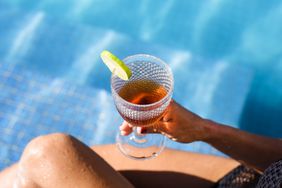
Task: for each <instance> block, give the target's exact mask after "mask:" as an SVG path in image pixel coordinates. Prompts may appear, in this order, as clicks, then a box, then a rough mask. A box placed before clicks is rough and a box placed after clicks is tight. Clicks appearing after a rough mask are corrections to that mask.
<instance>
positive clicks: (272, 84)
mask: <svg viewBox="0 0 282 188" xmlns="http://www.w3.org/2000/svg"><path fill="white" fill-rule="evenodd" d="M281 17H282V3H281V2H280V1H278V0H270V1H267V2H265V1H257V0H250V1H248V2H246V1H243V0H237V1H228V0H227V1H226V0H225V1H223V0H210V1H204V0H198V1H177V0H168V1H165V2H164V1H161V0H156V1H149V0H144V1H131V0H119V1H118V0H109V1H102V0H93V1H90V0H81V1H74V0H71V1H66V0H62V1H55V0H49V1H47V0H42V1H20V0H9V1H8V0H0V44H1V45H0V65H1V66H0V88H1V93H0V103H1V105H0V132H1V133H2V135H3V136H2V138H0V146H1V149H0V169H1V168H4V167H5V166H7V165H9V164H11V163H13V162H14V161H16V160H18V159H19V156H20V153H21V152H22V150H23V148H24V146H25V145H26V143H27V142H28V141H29V140H30V139H32V138H34V137H35V136H38V135H42V134H47V133H52V132H66V133H69V134H73V135H74V136H76V137H78V138H79V139H81V140H82V141H84V142H85V143H87V144H89V145H92V144H106V143H114V140H115V139H114V137H115V132H116V130H117V127H118V125H119V124H120V123H121V122H122V119H121V117H120V116H119V115H118V113H117V112H116V110H115V107H114V105H113V101H112V98H111V94H110V72H109V71H108V70H107V68H106V67H105V66H104V65H103V63H102V62H101V60H100V58H99V54H100V52H101V51H102V50H104V49H108V50H110V51H112V52H113V53H115V54H116V55H118V56H119V57H121V58H125V57H126V56H128V55H132V54H136V53H148V54H152V55H155V56H157V57H160V58H161V59H163V60H164V61H165V62H167V63H168V64H169V65H170V66H171V68H172V70H173V73H174V77H175V89H174V99H175V100H177V101H178V102H179V103H181V104H182V105H183V106H185V107H187V108H189V109H190V110H192V111H193V112H196V113H198V114H200V115H201V116H203V117H205V118H211V119H213V120H215V121H219V122H221V123H226V124H229V125H231V126H233V127H237V128H240V129H243V130H247V131H250V132H253V133H258V134H262V135H267V136H272V137H281V135H282V123H281V122H282V121H281V120H282V46H281V43H282V35H281V33H282V24H281ZM74 117H75V118H74ZM109 117H111V118H109ZM168 147H172V148H177V149H181V150H188V151H195V152H201V153H209V154H216V155H222V153H220V152H218V151H216V150H215V149H213V148H211V147H210V146H208V145H206V144H204V143H200V142H199V143H193V144H186V145H184V144H177V143H174V142H171V141H170V142H168Z"/></svg>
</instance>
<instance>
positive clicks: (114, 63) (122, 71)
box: [100, 50, 132, 80]
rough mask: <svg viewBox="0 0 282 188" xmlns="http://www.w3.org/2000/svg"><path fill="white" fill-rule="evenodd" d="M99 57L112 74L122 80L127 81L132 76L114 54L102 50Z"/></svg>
mask: <svg viewBox="0 0 282 188" xmlns="http://www.w3.org/2000/svg"><path fill="white" fill-rule="evenodd" d="M100 56H101V58H102V60H103V62H104V63H105V64H106V65H107V67H108V68H109V69H110V70H111V72H112V73H113V74H115V75H117V76H118V77H119V78H121V79H123V80H128V79H129V78H130V76H131V74H132V73H131V71H130V69H129V68H128V67H127V66H126V64H125V63H124V62H123V61H122V60H120V59H119V58H117V57H116V56H115V55H114V54H112V53H111V52H109V51H107V50H104V51H103V52H102V53H101V55H100Z"/></svg>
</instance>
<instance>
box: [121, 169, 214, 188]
mask: <svg viewBox="0 0 282 188" xmlns="http://www.w3.org/2000/svg"><path fill="white" fill-rule="evenodd" d="M119 172H120V173H121V174H122V175H123V176H124V177H126V179H127V180H129V181H130V182H131V183H132V184H133V185H134V186H135V187H137V188H139V187H140V188H141V187H166V188H170V187H173V188H174V187H187V186H189V187H198V188H202V187H213V186H214V185H215V184H214V182H211V181H209V180H205V179H203V178H199V177H197V176H193V175H188V174H184V173H179V172H171V171H139V170H123V171H119Z"/></svg>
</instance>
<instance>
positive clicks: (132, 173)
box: [92, 145, 239, 187]
mask: <svg viewBox="0 0 282 188" xmlns="http://www.w3.org/2000/svg"><path fill="white" fill-rule="evenodd" d="M92 149H93V150H94V151H95V152H96V153H98V154H99V155H100V156H101V157H102V158H103V159H105V160H106V161H107V162H108V163H109V164H110V165H111V166H112V167H113V168H115V169H116V170H118V171H120V172H121V173H122V175H124V176H125V177H126V178H127V179H128V180H129V181H130V182H131V183H132V184H133V185H135V186H137V187H175V186H176V185H178V186H180V187H182V186H184V187H185V186H186V187H187V185H189V187H211V186H213V185H214V182H217V181H218V180H219V179H221V178H222V177H223V176H224V175H226V174H227V173H228V172H230V171H231V170H233V169H234V168H235V167H237V166H238V165H239V163H238V162H237V161H235V160H232V159H227V158H223V157H216V156H211V155H203V154H197V153H191V152H184V151H178V150H172V149H165V150H164V151H163V152H162V153H161V155H160V156H158V157H157V158H155V159H151V160H144V161H143V160H142V161H137V160H132V159H129V158H127V157H125V156H123V155H122V154H121V153H120V151H119V150H118V149H117V147H116V146H115V145H105V146H94V147H92ZM176 187H177V186H176Z"/></svg>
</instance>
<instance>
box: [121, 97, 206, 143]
mask: <svg viewBox="0 0 282 188" xmlns="http://www.w3.org/2000/svg"><path fill="white" fill-rule="evenodd" d="M137 130H138V132H139V133H142V134H145V133H161V134H163V135H165V136H167V137H168V138H170V139H172V140H174V141H177V142H182V143H189V142H193V141H204V140H205V139H206V138H207V137H208V136H209V135H208V123H207V121H206V120H204V119H203V118H201V117H199V116H198V115H196V114H194V113H192V112H190V111H189V110H187V109H185V108H184V107H182V106H181V105H179V104H178V103H176V102H175V101H172V102H171V104H170V106H169V107H168V109H167V111H166V113H165V114H164V116H163V118H162V119H161V120H159V121H158V122H156V123H155V124H154V125H153V126H150V127H138V128H137ZM120 131H121V134H122V135H124V136H126V135H128V134H130V133H131V132H132V126H131V125H130V124H128V123H127V122H125V121H124V122H123V124H122V125H121V126H120Z"/></svg>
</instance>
